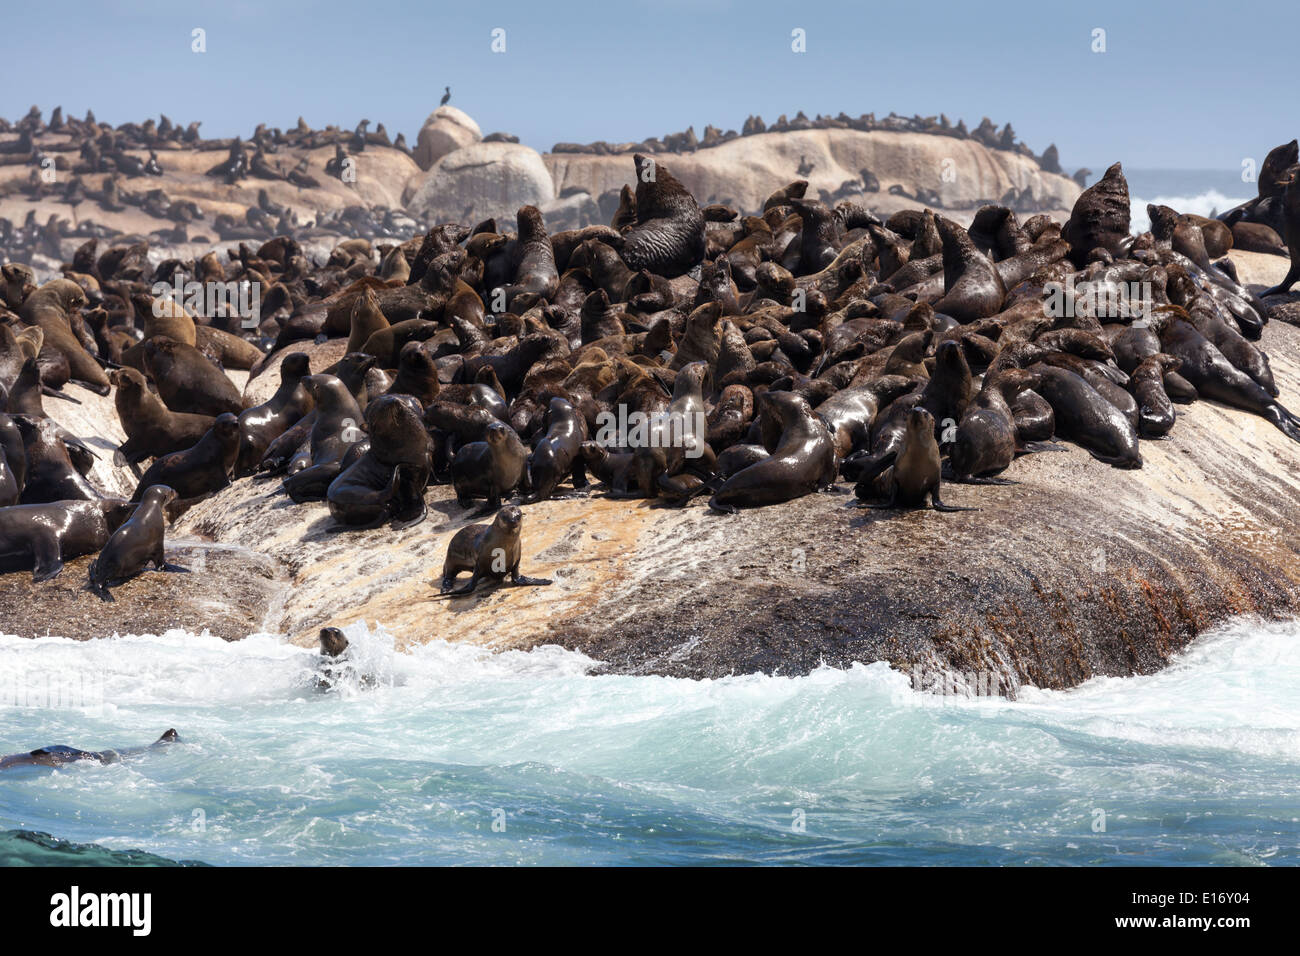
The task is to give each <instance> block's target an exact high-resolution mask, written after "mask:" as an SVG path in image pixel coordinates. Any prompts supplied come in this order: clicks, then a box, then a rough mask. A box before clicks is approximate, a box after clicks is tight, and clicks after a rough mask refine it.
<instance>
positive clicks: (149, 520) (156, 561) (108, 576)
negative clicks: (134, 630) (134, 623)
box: [87, 485, 189, 601]
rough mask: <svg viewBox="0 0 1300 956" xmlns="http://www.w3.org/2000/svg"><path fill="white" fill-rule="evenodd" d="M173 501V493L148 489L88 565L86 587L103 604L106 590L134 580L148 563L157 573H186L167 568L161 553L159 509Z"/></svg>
mask: <svg viewBox="0 0 1300 956" xmlns="http://www.w3.org/2000/svg"><path fill="white" fill-rule="evenodd" d="M175 500H176V492H175V491H174V490H173V489H171V488H168V487H167V486H166V485H152V486H150V488H149V490H148V491H146V492H145V493H144V497H143V498H141V499H140V504H139V505H137V506H136V509H135V511H134V512H132V514H131V517H130V518H128V519H127V520H126V521H125V522H124V523H123V524H122V526H121V527H120V528H118V529H117V530H116V531H114V532H113V534H112V536H111V537H110V538H109V539H108V543H107V544H105V545H104V548H103V550H101V551H100V552H99V554H98V555H97V556H96V557H95V560H94V561H92V562H91V565H90V573H89V576H88V580H87V587H89V589H90V590H91V591H94V592H95V593H96V594H98V595H99V596H100V598H101V599H103V600H105V601H112V600H113V595H112V594H111V593H110V592H109V590H108V589H109V587H116V586H117V585H119V584H122V583H123V582H125V581H127V580H129V579H130V578H133V577H135V576H136V575H137V574H139V573H140V572H142V571H143V570H144V569H145V565H147V564H150V563H152V564H153V566H154V568H156V569H157V570H159V571H180V572H187V573H188V571H189V569H188V568H182V567H181V566H180V565H177V564H168V563H167V558H166V556H165V555H164V553H163V528H164V526H165V525H166V523H167V522H166V518H165V517H164V515H163V508H164V507H166V506H167V505H168V504H170V503H171V502H173V501H175Z"/></svg>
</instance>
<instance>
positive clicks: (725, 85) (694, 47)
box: [0, 0, 1300, 173]
mask: <svg viewBox="0 0 1300 956" xmlns="http://www.w3.org/2000/svg"><path fill="white" fill-rule="evenodd" d="M6 6H7V9H6V10H5V34H6V41H7V42H6V45H5V46H6V50H5V56H4V57H3V58H0V116H5V117H6V118H8V119H10V120H15V119H17V118H18V117H20V116H21V115H23V114H24V113H26V111H27V109H28V108H29V107H30V106H32V105H33V104H36V105H39V106H40V107H41V108H42V109H43V110H45V111H46V115H47V117H48V113H49V110H51V109H52V108H53V107H54V106H56V105H62V106H63V108H64V112H65V114H72V115H77V116H81V115H84V113H85V111H86V109H87V108H91V109H93V110H94V112H95V116H96V117H97V118H98V119H99V120H100V121H108V122H111V123H113V124H115V125H116V124H118V123H122V122H127V121H137V122H138V121H143V120H144V119H146V118H148V117H155V118H156V117H157V116H158V115H159V114H160V113H166V114H167V115H168V116H170V117H171V119H172V120H173V121H177V122H181V123H188V122H189V121H191V120H202V122H203V126H202V132H203V135H204V136H207V137H224V136H233V135H236V134H240V135H247V134H248V133H250V132H251V131H252V130H253V128H254V127H255V126H256V125H257V124H258V123H259V122H265V123H267V125H268V126H280V127H289V126H292V125H293V124H294V123H296V122H297V118H298V116H299V115H301V116H303V117H304V118H305V119H306V120H307V122H308V123H309V124H311V125H312V126H313V127H319V126H324V125H326V124H330V123H334V124H338V125H340V126H346V127H349V128H350V127H352V126H354V125H355V124H356V122H357V121H358V120H360V119H361V118H363V117H364V118H368V119H370V120H371V123H372V126H371V128H372V129H373V128H374V124H375V123H378V122H383V123H384V124H385V126H386V127H387V129H388V131H389V133H390V135H393V136H395V135H396V134H397V133H398V132H405V133H406V138H407V141H408V142H409V143H410V144H411V145H412V146H413V145H414V143H415V138H416V134H417V133H418V131H419V129H420V126H421V125H422V124H423V122H424V119H425V117H426V116H428V114H429V113H430V112H431V111H432V110H433V109H435V108H436V107H437V105H438V100H439V98H440V97H441V95H442V91H443V87H444V85H450V86H451V90H452V98H451V103H452V105H454V106H457V107H459V108H461V109H463V110H464V111H465V112H467V113H468V114H469V115H470V116H472V117H473V118H474V119H475V120H476V121H477V122H478V124H479V126H480V127H481V128H482V130H483V132H484V133H485V134H486V133H489V132H494V131H504V132H509V133H514V134H515V135H517V136H519V137H520V139H521V140H522V141H523V142H524V143H526V144H528V145H530V146H533V147H534V148H536V149H539V150H543V151H545V150H548V149H550V147H551V146H552V145H553V144H554V143H556V142H559V141H570V142H584V143H585V142H591V141H593V140H597V139H603V140H608V141H610V142H619V141H628V140H640V139H644V138H646V137H649V136H661V135H663V134H665V133H670V132H678V131H681V130H684V129H686V127H687V126H688V125H691V124H693V125H694V126H695V130H696V132H697V133H702V132H703V129H704V126H705V125H706V124H709V123H712V124H714V125H715V126H718V127H720V128H722V129H724V130H725V129H729V128H732V129H737V130H738V129H740V127H741V125H742V123H743V122H744V120H745V117H746V116H747V115H749V114H750V113H758V114H760V115H761V116H762V117H763V118H764V119H765V120H766V121H767V122H769V123H770V122H772V121H773V120H775V119H776V118H777V116H778V115H779V114H781V113H786V114H788V115H789V116H791V117H793V116H794V114H795V113H796V112H797V111H798V110H803V111H804V112H805V113H806V114H807V115H808V116H809V117H813V116H815V115H816V114H817V113H819V112H820V113H826V114H830V115H835V114H837V113H839V112H840V111H844V112H846V113H848V114H849V115H851V116H857V115H859V114H861V113H866V112H874V113H875V114H876V115H877V117H882V116H885V115H887V114H888V113H889V112H890V111H894V112H897V113H899V114H901V115H904V116H911V115H913V114H915V113H920V114H921V115H937V114H939V113H941V112H942V113H946V114H947V115H948V116H949V117H950V118H951V119H952V120H953V122H956V120H957V119H959V118H962V119H965V121H966V124H967V126H968V127H971V128H974V127H975V126H976V125H977V124H978V123H979V121H980V119H981V118H982V117H984V116H988V117H989V118H991V119H992V120H993V121H994V122H996V123H997V124H998V126H999V127H1001V125H1002V124H1004V123H1006V122H1008V121H1010V122H1011V124H1012V126H1013V127H1014V129H1015V130H1016V133H1017V134H1018V135H1019V137H1020V138H1021V139H1022V140H1024V141H1025V142H1026V143H1027V144H1028V145H1029V146H1030V147H1031V148H1032V149H1033V150H1034V151H1035V152H1036V153H1041V152H1042V151H1043V149H1045V148H1046V147H1047V145H1048V144H1049V143H1053V142H1054V143H1056V145H1057V147H1058V149H1059V150H1060V155H1061V162H1062V165H1063V166H1064V167H1065V168H1066V170H1067V172H1073V171H1074V170H1075V169H1077V168H1078V167H1080V166H1088V167H1090V168H1092V169H1093V170H1094V171H1096V172H1098V173H1099V172H1100V171H1101V170H1102V169H1104V168H1105V167H1106V166H1107V165H1109V164H1110V163H1111V162H1114V161H1116V160H1122V161H1123V162H1124V164H1125V166H1126V167H1130V168H1148V169H1149V168H1169V169H1216V170H1229V171H1236V170H1239V169H1240V168H1241V164H1242V161H1243V159H1246V158H1252V159H1254V160H1255V162H1256V164H1258V163H1259V162H1261V161H1262V160H1263V157H1264V154H1265V153H1267V151H1268V150H1269V149H1270V148H1271V147H1273V146H1275V145H1277V144H1278V143H1282V142H1285V141H1287V140H1289V139H1291V138H1292V137H1294V136H1296V135H1297V133H1300V107H1297V96H1296V90H1295V86H1296V83H1297V80H1298V79H1300V73H1297V71H1296V65H1295V60H1294V55H1293V50H1292V48H1293V46H1294V42H1295V37H1296V34H1297V30H1298V29H1300V3H1297V2H1296V0H1281V2H1276V0H1257V2H1252V3H1250V4H1249V5H1242V6H1240V7H1238V6H1233V5H1226V4H1224V3H1222V2H1221V0H1219V2H1215V3H1200V2H1177V3H1173V2H1151V0H1128V2H1122V3H1116V2H1108V0H1102V2H1094V3H1088V4H1069V5H1068V6H1067V5H1064V4H1060V3H1057V2H1054V0H1040V2H1025V0H1007V2H1005V3H991V2H975V0H961V2H955V3H946V2H944V3H938V2H926V3H914V2H907V0H889V2H879V0H856V2H829V0H828V2H816V0H807V2H799V3H793V2H790V0H782V2H772V0H748V2H745V0H656V2H649V0H644V2H628V0H596V2H568V0H531V2H515V0H509V2H505V0H497V2H492V0H486V2H485V0H474V2H458V3H447V2H441V0H431V2H422V3H421V2H403V0H383V2H371V3H367V2H360V0H346V2H343V0H299V2H276V0H265V2H262V3H259V2H248V0H205V2H201V3H194V2H189V0H99V2H95V3H83V2H80V0H62V2H59V3H57V4H54V3H36V2H31V0H23V2H20V3H13V4H7V5H6ZM195 29H202V30H203V31H204V39H205V43H206V51H205V52H202V53H196V52H194V51H193V49H192V47H193V40H192V37H193V31H194V30H195ZM497 29H500V30H504V31H505V32H504V44H505V50H504V52H493V49H492V45H493V31H494V30H497ZM796 29H798V30H802V31H804V36H805V38H806V50H805V52H802V53H796V52H794V51H793V50H792V31H794V30H796ZM1097 30H1102V31H1105V32H1104V46H1105V50H1104V52H1094V49H1093V48H1094V46H1096V45H1098V44H1097V40H1096V39H1095V31H1097ZM498 36H500V35H499V34H498ZM19 38H21V39H19ZM498 45H500V44H499V43H498Z"/></svg>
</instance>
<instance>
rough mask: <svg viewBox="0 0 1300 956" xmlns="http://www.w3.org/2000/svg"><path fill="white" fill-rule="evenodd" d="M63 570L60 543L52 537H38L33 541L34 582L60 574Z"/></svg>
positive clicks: (47, 579) (46, 579)
mask: <svg viewBox="0 0 1300 956" xmlns="http://www.w3.org/2000/svg"><path fill="white" fill-rule="evenodd" d="M62 570H63V557H62V555H61V554H60V553H59V543H58V542H57V541H55V540H53V539H51V538H38V539H37V540H36V541H34V542H33V543H32V583H33V584H39V583H40V582H42V581H49V580H50V579H51V578H56V577H58V576H59V572H60V571H62Z"/></svg>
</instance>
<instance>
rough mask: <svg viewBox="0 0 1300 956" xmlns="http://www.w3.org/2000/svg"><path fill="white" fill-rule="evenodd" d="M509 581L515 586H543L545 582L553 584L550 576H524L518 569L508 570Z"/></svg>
mask: <svg viewBox="0 0 1300 956" xmlns="http://www.w3.org/2000/svg"><path fill="white" fill-rule="evenodd" d="M510 583H511V584H512V585H514V586H515V587H543V586H545V585H547V584H554V583H555V582H554V581H552V580H551V579H550V578H526V577H524V576H523V575H522V574H520V573H519V569H518V568H516V569H515V570H513V571H511V572H510Z"/></svg>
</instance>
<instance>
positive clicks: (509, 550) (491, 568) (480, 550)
mask: <svg viewBox="0 0 1300 956" xmlns="http://www.w3.org/2000/svg"><path fill="white" fill-rule="evenodd" d="M523 520H524V513H523V512H522V511H520V510H519V508H518V506H516V505H506V506H505V507H504V508H502V509H501V510H500V511H498V512H497V516H496V518H494V519H493V521H492V523H491V524H471V525H466V526H465V527H463V528H461V529H460V530H459V531H457V532H456V533H455V535H453V536H452V539H451V541H450V542H449V543H448V544H447V558H446V560H445V561H444V562H443V564H442V587H441V592H442V593H443V594H446V595H448V596H449V597H458V596H460V595H463V594H471V593H473V591H474V589H475V588H477V587H478V586H479V582H480V581H482V580H484V579H485V578H486V579H490V580H495V581H502V580H504V579H505V577H506V576H507V575H509V577H510V583H511V584H514V585H521V586H541V585H546V584H550V583H552V582H551V581H550V580H549V579H547V578H526V577H524V576H523V575H522V574H520V573H519V561H520V556H521V554H522V550H523V549H522V548H521V547H520V544H519V528H520V525H521V524H522V523H523ZM462 571H469V572H471V576H470V579H469V580H468V581H466V582H465V583H464V584H462V585H461V586H460V587H455V584H456V575H458V574H460V572H462Z"/></svg>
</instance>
